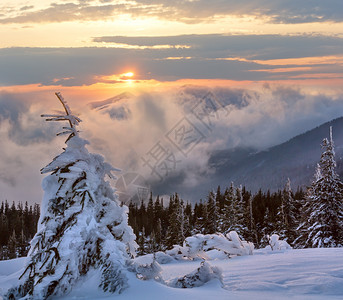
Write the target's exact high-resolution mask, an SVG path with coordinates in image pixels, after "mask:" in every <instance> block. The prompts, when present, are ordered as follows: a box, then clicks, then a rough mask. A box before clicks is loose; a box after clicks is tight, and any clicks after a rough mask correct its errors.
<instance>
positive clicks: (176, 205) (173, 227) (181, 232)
mask: <svg viewBox="0 0 343 300" xmlns="http://www.w3.org/2000/svg"><path fill="white" fill-rule="evenodd" d="M184 226H185V213H184V203H183V200H180V198H179V195H178V194H177V193H176V194H175V196H172V197H170V203H169V227H168V231H167V237H166V246H167V248H169V249H171V248H172V247H173V246H174V245H182V243H183V241H184V239H185V227H184Z"/></svg>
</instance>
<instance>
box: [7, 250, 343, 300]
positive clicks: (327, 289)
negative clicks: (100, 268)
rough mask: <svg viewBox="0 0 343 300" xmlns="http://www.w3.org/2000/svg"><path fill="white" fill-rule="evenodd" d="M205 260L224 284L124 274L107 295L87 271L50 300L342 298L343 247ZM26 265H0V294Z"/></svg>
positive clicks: (189, 267)
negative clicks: (181, 283)
mask: <svg viewBox="0 0 343 300" xmlns="http://www.w3.org/2000/svg"><path fill="white" fill-rule="evenodd" d="M207 256H208V258H209V260H207V263H208V264H209V265H210V266H211V267H214V268H215V267H217V268H219V269H220V270H221V271H222V277H223V278H222V280H223V283H221V282H220V281H219V280H218V279H214V280H211V281H210V282H208V283H206V284H205V285H203V286H201V287H197V288H190V289H179V288H171V287H168V286H165V285H163V284H161V283H158V282H156V281H154V280H138V279H137V278H136V276H135V274H134V273H128V284H129V288H128V289H126V290H125V291H123V293H122V294H120V295H111V294H109V293H103V292H102V291H101V290H99V289H98V288H97V286H98V284H96V283H98V282H99V278H98V274H99V273H97V272H90V273H89V274H88V275H87V279H86V280H85V281H83V282H82V283H78V284H77V285H76V286H75V287H74V289H73V290H72V292H71V293H70V294H69V295H67V296H65V297H56V298H54V299H57V300H72V299H74V300H75V299H84V300H88V299H100V300H101V299H110V300H112V299H113V300H116V299H118V300H131V299H142V300H145V299H147V300H148V299H149V300H150V299H161V298H163V300H175V299H176V298H180V299H197V300H207V299H237V300H244V299H249V300H250V299H257V300H259V299H281V300H282V299H296V300H300V299H301V300H303V299H304V300H306V299H311V300H312V299H314V300H317V299H323V300H324V299H325V300H326V299H329V300H330V299H343V259H342V258H343V248H321V249H297V250H292V249H290V250H279V251H275V250H274V251H271V250H268V249H262V250H255V251H254V255H247V256H236V257H233V258H230V259H228V258H227V256H225V255H223V254H222V253H221V252H220V251H217V250H211V251H209V252H207ZM151 261H152V257H151V255H150V256H147V257H140V258H136V262H139V263H150V262H151ZM24 264H25V258H19V259H13V260H9V261H0V295H3V294H4V293H5V292H6V290H7V289H8V288H9V287H10V286H12V285H16V284H17V282H18V276H19V275H20V274H21V273H20V269H21V268H22V267H23V266H24ZM200 264H201V260H194V261H191V260H172V261H171V262H169V263H167V264H163V265H161V268H162V272H161V275H162V278H163V280H164V281H168V280H171V279H173V278H176V277H182V276H184V275H186V274H190V273H192V272H194V271H195V270H196V269H197V268H199V267H200ZM0 299H1V296H0Z"/></svg>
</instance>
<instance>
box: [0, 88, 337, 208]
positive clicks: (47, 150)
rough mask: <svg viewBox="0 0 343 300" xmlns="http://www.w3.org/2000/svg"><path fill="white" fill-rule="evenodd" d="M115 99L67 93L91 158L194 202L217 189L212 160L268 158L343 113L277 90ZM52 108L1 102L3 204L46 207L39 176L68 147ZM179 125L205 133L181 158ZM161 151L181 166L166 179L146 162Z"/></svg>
mask: <svg viewBox="0 0 343 300" xmlns="http://www.w3.org/2000/svg"><path fill="white" fill-rule="evenodd" d="M75 89H76V88H75ZM113 96H114V97H113V98H111V99H112V100H111V99H109V100H111V101H107V100H106V99H101V98H100V99H96V98H94V96H91V95H86V96H84V95H83V94H82V92H79V94H77V93H74V96H72V94H71V93H68V92H66V93H64V97H65V99H66V100H67V101H68V103H69V105H70V106H71V108H72V110H74V111H75V112H76V113H78V115H79V116H80V117H81V119H82V120H83V122H82V123H81V127H80V130H81V135H82V136H83V137H84V138H86V139H88V140H89V141H90V146H89V148H90V151H92V152H96V153H100V154H102V155H104V156H105V158H106V160H107V161H109V162H111V163H112V164H113V165H114V166H115V167H119V168H120V169H122V170H123V173H122V174H125V173H126V172H133V173H135V174H137V173H138V174H141V175H142V176H143V177H144V178H146V179H147V180H148V181H149V184H150V185H151V186H152V187H153V188H154V192H156V193H157V192H158V193H160V194H169V193H173V192H175V191H178V192H181V193H186V194H185V195H187V197H188V199H192V198H191V196H192V194H193V191H192V188H193V189H194V187H196V186H198V185H199V184H201V185H202V186H203V187H204V190H208V189H210V188H213V187H206V186H205V185H206V183H207V182H208V181H207V179H208V178H211V176H212V175H213V170H212V169H211V168H210V166H209V158H210V157H211V154H212V153H213V152H215V151H217V150H222V149H232V148H235V147H241V148H249V149H251V148H253V149H255V151H257V150H263V149H266V148H268V147H270V146H273V145H276V144H279V143H281V142H284V141H286V140H288V139H290V138H291V137H293V136H295V135H297V134H300V133H302V132H305V131H307V130H310V129H312V128H314V127H316V126H318V125H320V124H322V123H324V122H326V121H329V120H331V119H333V118H336V117H340V116H341V112H342V111H343V94H342V93H340V92H336V93H334V91H330V92H327V93H319V92H315V91H314V90H307V89H305V88H302V87H290V86H286V85H279V84H273V83H269V84H264V85H262V84H259V85H255V87H253V86H251V87H250V88H239V89H238V88H228V87H225V86H221V87H212V88H209V87H206V86H201V87H200V86H196V85H186V86H182V87H178V88H176V87H175V88H173V89H170V88H165V89H161V88H160V89H159V91H155V92H154V91H149V92H148V91H145V92H143V93H138V92H136V93H135V94H121V95H118V96H117V95H113ZM28 100H30V101H28ZM47 100H48V101H47ZM95 100H97V101H95ZM88 103H91V105H87V104H88ZM97 103H98V104H99V105H96V104H97ZM51 106H52V107H56V108H59V105H58V102H57V101H56V99H55V97H54V95H53V93H52V92H51V93H47V92H44V93H42V92H41V93H36V94H31V95H25V99H24V98H22V96H18V95H14V94H1V97H0V118H1V122H0V126H1V130H0V137H1V139H2V149H1V151H2V153H1V156H0V157H1V161H0V164H1V170H2V172H1V173H0V188H1V191H2V195H3V196H2V197H3V198H7V199H8V200H10V201H12V200H22V199H25V200H26V199H27V200H29V201H31V202H33V201H38V200H39V199H40V198H39V199H38V200H37V197H38V196H39V195H40V194H41V189H40V180H41V175H40V174H39V169H40V168H41V167H42V166H44V165H45V164H47V163H48V162H49V161H50V160H51V159H52V158H53V157H54V156H55V155H56V154H58V153H59V152H60V151H61V148H62V147H63V142H64V139H63V138H55V134H56V133H57V132H59V131H60V126H62V124H53V123H46V122H44V120H42V118H40V114H41V113H49V112H52V111H51V110H52V109H51ZM180 122H184V123H180ZM187 122H188V123H187ZM178 124H179V125H180V124H186V125H187V124H188V127H189V126H194V127H196V128H197V130H198V131H199V132H201V136H200V137H201V138H200V139H198V140H196V143H195V145H194V147H192V148H191V150H190V151H188V152H187V153H182V151H181V150H182V149H181V150H180V147H181V146H180V145H178V144H177V142H176V140H175V136H174V135H173V134H169V133H170V132H172V133H173V132H175V131H173V129H174V128H176V126H178ZM179 129H180V130H181V129H182V127H180V128H179ZM181 131H182V130H181ZM181 131H179V132H178V133H177V134H178V135H177V136H176V138H177V137H178V136H179V133H180V132H181ZM185 132H187V131H185ZM175 133H176V132H175ZM173 139H174V140H173ZM189 141H191V142H192V141H194V139H193V140H192V139H190V140H189ZM158 145H160V146H162V147H163V148H164V149H166V150H168V151H169V153H173V154H174V155H175V161H174V162H175V165H173V168H171V169H170V170H168V174H164V173H163V172H162V171H163V170H164V172H165V171H166V169H163V168H162V169H160V170H159V171H160V172H161V175H163V176H162V178H160V177H159V176H157V175H156V174H155V173H154V172H153V170H152V169H151V168H150V167H149V165H148V164H145V163H144V161H143V158H145V159H147V158H149V153H150V152H151V151H152V150H156V149H157V148H156V147H157V146H158ZM184 146H186V147H187V145H184ZM181 148H182V147H181ZM160 150H161V149H160ZM169 159H170V162H171V163H173V160H172V159H171V157H170V158H169ZM150 162H151V163H152V161H151V160H150ZM3 170H6V171H3ZM119 175H120V174H119ZM19 187H20V188H19ZM23 191H24V192H23ZM188 192H189V194H187V193H188ZM37 195H38V196H37ZM193 200H196V199H193Z"/></svg>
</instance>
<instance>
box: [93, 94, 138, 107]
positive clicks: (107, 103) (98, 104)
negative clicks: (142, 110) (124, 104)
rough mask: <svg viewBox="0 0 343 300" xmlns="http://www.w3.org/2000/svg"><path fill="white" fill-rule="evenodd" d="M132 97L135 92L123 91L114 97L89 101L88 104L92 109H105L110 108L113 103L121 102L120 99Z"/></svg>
mask: <svg viewBox="0 0 343 300" xmlns="http://www.w3.org/2000/svg"><path fill="white" fill-rule="evenodd" d="M132 97H133V94H131V93H129V92H123V93H121V94H118V95H116V96H114V97H112V98H109V99H106V100H103V101H95V102H90V103H88V106H89V107H90V108H91V109H95V110H103V109H107V108H109V107H110V106H111V105H112V104H113V103H116V102H119V101H120V100H123V99H130V98H132Z"/></svg>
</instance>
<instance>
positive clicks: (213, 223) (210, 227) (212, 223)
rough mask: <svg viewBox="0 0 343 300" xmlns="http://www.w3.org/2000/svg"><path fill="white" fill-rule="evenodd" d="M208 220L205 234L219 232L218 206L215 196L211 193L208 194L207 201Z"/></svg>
mask: <svg viewBox="0 0 343 300" xmlns="http://www.w3.org/2000/svg"><path fill="white" fill-rule="evenodd" d="M206 213H207V218H206V221H207V222H206V224H205V228H204V233H205V234H208V233H216V232H217V223H218V221H217V217H218V210H217V205H216V201H215V195H214V193H213V192H212V191H211V192H210V193H209V194H208V199H207V209H206Z"/></svg>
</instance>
